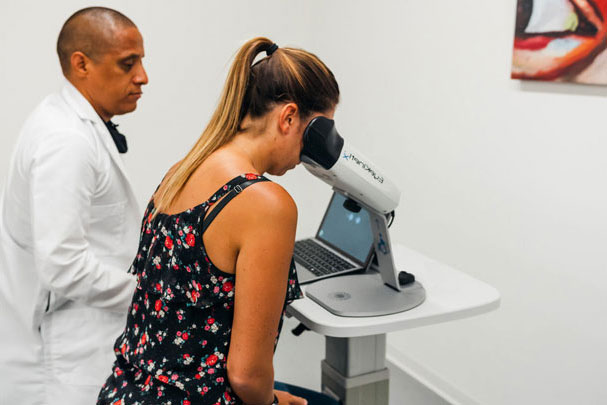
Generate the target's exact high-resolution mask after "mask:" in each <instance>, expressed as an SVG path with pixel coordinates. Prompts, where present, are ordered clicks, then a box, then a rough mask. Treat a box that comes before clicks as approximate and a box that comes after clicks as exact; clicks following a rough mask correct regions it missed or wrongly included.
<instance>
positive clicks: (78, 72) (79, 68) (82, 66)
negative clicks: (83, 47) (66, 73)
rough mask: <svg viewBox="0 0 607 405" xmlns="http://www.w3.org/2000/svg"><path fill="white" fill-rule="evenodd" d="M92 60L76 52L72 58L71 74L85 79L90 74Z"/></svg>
mask: <svg viewBox="0 0 607 405" xmlns="http://www.w3.org/2000/svg"><path fill="white" fill-rule="evenodd" d="M90 63H91V60H90V59H89V58H88V56H86V55H85V54H84V53H82V52H80V51H76V52H74V53H72V56H71V57H70V67H71V71H70V73H71V74H72V75H75V76H78V77H85V76H87V75H88V72H89V65H90Z"/></svg>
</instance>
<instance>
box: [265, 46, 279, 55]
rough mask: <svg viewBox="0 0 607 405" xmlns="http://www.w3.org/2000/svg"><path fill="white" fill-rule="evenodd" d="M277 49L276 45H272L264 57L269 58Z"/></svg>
mask: <svg viewBox="0 0 607 405" xmlns="http://www.w3.org/2000/svg"><path fill="white" fill-rule="evenodd" d="M277 49H278V45H276V44H272V45H271V46H270V47H269V48H268V49H267V50H266V55H268V56H270V55H272V54H273V53H274V52H275V51H276V50H277Z"/></svg>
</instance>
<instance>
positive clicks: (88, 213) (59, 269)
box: [0, 83, 141, 405]
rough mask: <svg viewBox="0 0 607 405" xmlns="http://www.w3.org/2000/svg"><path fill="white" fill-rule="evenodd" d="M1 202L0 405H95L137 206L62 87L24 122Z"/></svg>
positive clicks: (115, 163) (123, 306)
mask: <svg viewBox="0 0 607 405" xmlns="http://www.w3.org/2000/svg"><path fill="white" fill-rule="evenodd" d="M0 201H1V202H0V404H1V405H5V404H27V405H29V404H32V405H34V404H35V405H38V404H45V405H47V404H94V403H95V400H96V398H97V394H98V392H99V389H100V387H101V385H102V384H103V382H104V381H105V379H106V378H107V376H109V375H110V373H111V365H112V362H113V361H114V354H113V350H112V347H113V343H114V340H115V339H116V337H117V336H118V335H119V334H120V333H121V331H122V329H123V328H124V324H125V319H126V312H127V309H128V306H129V304H130V302H131V298H132V294H133V292H134V289H135V285H136V281H135V278H134V276H133V275H131V274H128V273H127V270H128V267H129V266H130V264H131V262H132V260H133V258H134V256H135V254H136V250H137V240H138V236H139V219H140V215H141V213H140V212H139V209H138V207H137V202H136V199H135V195H134V193H133V191H132V188H131V185H130V183H129V180H128V178H127V176H126V173H125V171H124V165H123V162H122V158H121V157H120V155H119V153H118V150H117V148H116V146H115V145H114V143H113V141H112V138H111V136H110V134H109V132H108V130H107V128H106V127H105V125H104V123H103V121H102V120H101V118H100V117H99V116H98V115H97V113H96V112H95V110H94V109H93V107H92V106H91V105H90V104H89V103H88V101H87V100H86V99H85V98H84V97H83V96H82V95H81V94H80V92H79V91H78V90H77V89H76V88H75V87H74V86H72V85H71V84H70V83H66V86H65V87H64V88H63V89H62V91H61V92H60V93H58V94H53V95H50V96H48V97H47V98H46V99H44V101H42V103H41V104H40V105H39V106H38V107H37V108H36V109H35V110H34V112H33V113H32V114H31V115H30V117H29V118H28V119H27V121H26V123H25V125H24V127H23V129H22V132H21V134H20V136H19V140H18V142H17V146H16V149H15V152H14V155H13V158H12V163H11V166H10V172H9V177H8V180H7V183H6V186H5V189H4V193H3V195H2V198H1V199H0Z"/></svg>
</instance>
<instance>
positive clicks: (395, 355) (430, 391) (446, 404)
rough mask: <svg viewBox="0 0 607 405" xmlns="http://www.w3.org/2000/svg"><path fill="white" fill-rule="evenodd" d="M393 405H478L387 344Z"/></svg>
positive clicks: (391, 402) (391, 403)
mask: <svg viewBox="0 0 607 405" xmlns="http://www.w3.org/2000/svg"><path fill="white" fill-rule="evenodd" d="M386 359H387V363H388V364H387V366H388V368H390V371H391V374H392V375H391V376H390V386H391V387H390V405H404V404H407V405H479V404H478V402H476V401H475V400H473V399H472V398H470V397H469V396H467V395H466V394H464V393H463V392H461V391H460V390H459V389H457V388H456V387H454V386H453V385H451V384H449V383H448V382H446V381H445V380H443V379H442V378H440V377H439V376H437V375H436V374H434V373H432V372H430V371H429V370H428V369H427V368H425V367H424V366H423V365H421V364H419V363H417V362H415V361H414V360H412V359H411V358H409V357H408V356H407V355H405V354H404V353H403V352H402V351H400V350H399V349H397V348H395V347H394V346H392V345H390V344H388V346H387V350H386Z"/></svg>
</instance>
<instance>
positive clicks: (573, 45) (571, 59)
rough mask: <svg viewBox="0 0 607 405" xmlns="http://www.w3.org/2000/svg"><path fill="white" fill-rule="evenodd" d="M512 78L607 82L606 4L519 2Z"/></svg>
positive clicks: (591, 0)
mask: <svg viewBox="0 0 607 405" xmlns="http://www.w3.org/2000/svg"><path fill="white" fill-rule="evenodd" d="M516 11H517V14H516V29H515V36H514V50H513V54H512V78H513V79H529V80H554V81H565V82H574V83H588V84H607V50H606V49H607V0H518V2H517V10H516Z"/></svg>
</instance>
